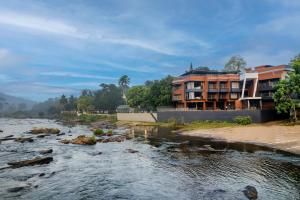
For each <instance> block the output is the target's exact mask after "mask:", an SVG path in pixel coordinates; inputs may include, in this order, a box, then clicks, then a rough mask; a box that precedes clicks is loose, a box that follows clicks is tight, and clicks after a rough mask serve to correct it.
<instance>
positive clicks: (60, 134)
mask: <svg viewBox="0 0 300 200" xmlns="http://www.w3.org/2000/svg"><path fill="white" fill-rule="evenodd" d="M62 135H66V133H59V134H57V136H62Z"/></svg>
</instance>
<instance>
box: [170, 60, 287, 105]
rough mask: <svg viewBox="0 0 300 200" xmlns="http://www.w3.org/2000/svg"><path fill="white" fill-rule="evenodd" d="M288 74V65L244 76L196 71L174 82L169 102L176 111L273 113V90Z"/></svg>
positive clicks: (231, 73)
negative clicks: (267, 110)
mask: <svg viewBox="0 0 300 200" xmlns="http://www.w3.org/2000/svg"><path fill="white" fill-rule="evenodd" d="M289 71H291V67H290V66H288V65H279V66H271V65H263V66H258V67H255V68H254V69H246V71H245V72H244V73H240V72H239V71H216V70H209V69H207V68H197V69H195V70H190V71H188V72H186V73H184V74H182V75H181V76H179V77H178V78H175V79H174V81H173V83H172V84H173V91H172V101H173V102H174V104H175V106H176V109H177V110H240V109H273V108H274V101H273V99H272V95H273V92H274V86H275V85H276V83H277V82H278V81H279V80H281V79H285V78H286V76H287V74H288V72H289Z"/></svg>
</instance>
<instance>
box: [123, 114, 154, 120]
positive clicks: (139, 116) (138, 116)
mask: <svg viewBox="0 0 300 200" xmlns="http://www.w3.org/2000/svg"><path fill="white" fill-rule="evenodd" d="M152 114H153V116H154V117H155V118H156V119H157V113H152ZM153 116H152V115H151V114H150V113H117V119H118V121H136V122H155V119H154V118H153Z"/></svg>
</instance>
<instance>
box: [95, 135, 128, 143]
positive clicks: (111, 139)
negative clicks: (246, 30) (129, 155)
mask: <svg viewBox="0 0 300 200" xmlns="http://www.w3.org/2000/svg"><path fill="white" fill-rule="evenodd" d="M125 140H126V136H125V135H118V136H114V137H109V138H105V139H98V140H97V142H102V143H107V142H123V141H125Z"/></svg>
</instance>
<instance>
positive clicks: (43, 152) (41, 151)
mask: <svg viewBox="0 0 300 200" xmlns="http://www.w3.org/2000/svg"><path fill="white" fill-rule="evenodd" d="M52 152H53V150H52V149H45V150H40V151H39V153H40V154H48V153H52Z"/></svg>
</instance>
